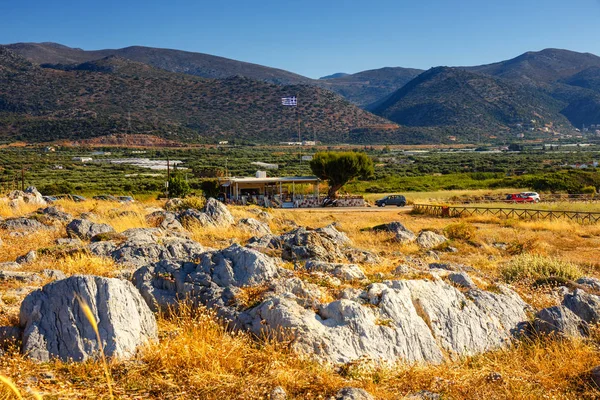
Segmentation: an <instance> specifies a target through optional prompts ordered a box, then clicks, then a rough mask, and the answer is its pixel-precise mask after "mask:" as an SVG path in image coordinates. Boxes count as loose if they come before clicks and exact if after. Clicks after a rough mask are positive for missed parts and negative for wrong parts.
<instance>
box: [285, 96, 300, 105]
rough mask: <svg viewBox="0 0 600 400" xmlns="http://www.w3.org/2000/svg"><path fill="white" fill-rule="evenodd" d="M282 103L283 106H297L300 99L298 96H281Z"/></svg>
mask: <svg viewBox="0 0 600 400" xmlns="http://www.w3.org/2000/svg"><path fill="white" fill-rule="evenodd" d="M281 105H282V106H297V105H298V100H297V99H296V96H292V97H282V98H281Z"/></svg>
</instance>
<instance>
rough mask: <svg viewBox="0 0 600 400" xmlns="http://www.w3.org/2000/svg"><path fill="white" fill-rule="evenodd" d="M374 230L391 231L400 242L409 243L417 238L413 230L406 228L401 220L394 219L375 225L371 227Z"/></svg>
mask: <svg viewBox="0 0 600 400" xmlns="http://www.w3.org/2000/svg"><path fill="white" fill-rule="evenodd" d="M371 229H372V230H374V231H384V232H391V233H393V234H394V235H395V239H396V240H397V241H398V242H400V243H410V242H414V241H415V240H416V239H417V236H416V235H415V234H414V232H413V231H411V230H410V229H408V228H406V227H405V226H404V225H403V224H402V223H401V222H399V221H394V222H390V223H387V224H382V225H377V226H374V227H373V228H371Z"/></svg>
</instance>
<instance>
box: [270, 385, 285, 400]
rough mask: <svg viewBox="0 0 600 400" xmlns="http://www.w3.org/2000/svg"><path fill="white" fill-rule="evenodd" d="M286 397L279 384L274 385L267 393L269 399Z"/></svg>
mask: <svg viewBox="0 0 600 400" xmlns="http://www.w3.org/2000/svg"><path fill="white" fill-rule="evenodd" d="M287 398H288V397H287V393H286V392H285V389H284V388H282V387H281V386H277V387H275V388H274V389H273V390H271V393H270V394H269V399H270V400H287Z"/></svg>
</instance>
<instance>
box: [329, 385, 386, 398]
mask: <svg viewBox="0 0 600 400" xmlns="http://www.w3.org/2000/svg"><path fill="white" fill-rule="evenodd" d="M330 400H375V398H374V397H373V396H371V394H370V393H369V392H367V391H366V390H365V389H358V388H353V387H345V388H342V389H340V390H339V391H338V392H337V393H336V395H335V397H330Z"/></svg>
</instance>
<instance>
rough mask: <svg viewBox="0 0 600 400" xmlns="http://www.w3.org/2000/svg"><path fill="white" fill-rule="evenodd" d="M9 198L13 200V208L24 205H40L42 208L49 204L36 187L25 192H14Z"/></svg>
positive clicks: (11, 202) (30, 187) (11, 203)
mask: <svg viewBox="0 0 600 400" xmlns="http://www.w3.org/2000/svg"><path fill="white" fill-rule="evenodd" d="M8 198H9V199H10V200H11V201H10V205H11V207H18V206H19V205H20V204H22V203H27V204H39V205H41V206H45V205H46V204H47V203H46V200H44V198H43V196H42V194H41V193H40V192H38V190H37V189H36V188H35V187H34V186H29V187H28V188H27V189H25V191H21V190H13V191H12V192H10V193H9V194H8Z"/></svg>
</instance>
